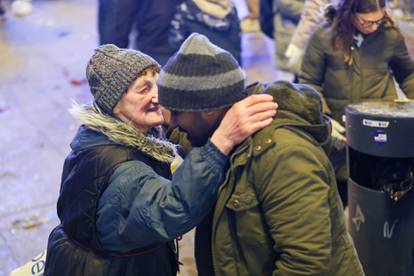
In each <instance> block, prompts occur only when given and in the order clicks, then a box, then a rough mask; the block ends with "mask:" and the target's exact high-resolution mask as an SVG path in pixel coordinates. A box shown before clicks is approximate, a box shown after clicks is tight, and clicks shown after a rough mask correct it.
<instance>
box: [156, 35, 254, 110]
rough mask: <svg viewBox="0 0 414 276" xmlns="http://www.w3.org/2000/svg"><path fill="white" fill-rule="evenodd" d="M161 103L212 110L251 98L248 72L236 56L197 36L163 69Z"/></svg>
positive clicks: (160, 83) (159, 82)
mask: <svg viewBox="0 0 414 276" xmlns="http://www.w3.org/2000/svg"><path fill="white" fill-rule="evenodd" d="M157 83H158V100H159V102H160V104H161V105H162V106H164V107H166V108H167V109H170V110H173V111H189V112H192V111H209V110H216V109H222V108H224V107H228V106H231V105H233V104H234V103H235V102H237V101H239V100H241V99H243V98H245V97H246V96H247V94H246V91H245V87H244V73H243V71H242V69H241V68H240V66H239V64H238V63H237V61H236V60H235V59H234V58H233V56H232V55H231V54H230V53H229V52H227V51H225V50H223V49H221V48H220V47H218V46H216V45H214V44H212V43H211V42H210V41H209V40H208V38H207V37H205V36H203V35H200V34H198V33H194V34H192V35H191V36H189V37H188V38H187V39H186V40H185V41H184V42H183V44H182V45H181V48H180V49H179V50H178V52H177V53H176V54H175V55H174V56H173V57H171V58H170V59H169V60H168V62H167V64H166V65H165V66H164V67H163V68H162V70H161V72H160V76H159V78H158V81H157Z"/></svg>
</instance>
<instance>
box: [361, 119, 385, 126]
mask: <svg viewBox="0 0 414 276" xmlns="http://www.w3.org/2000/svg"><path fill="white" fill-rule="evenodd" d="M362 124H363V125H364V126H369V127H380V128H387V127H388V126H389V124H390V122H388V121H376V120H369V119H362Z"/></svg>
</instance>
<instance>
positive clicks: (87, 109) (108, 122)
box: [70, 104, 177, 163]
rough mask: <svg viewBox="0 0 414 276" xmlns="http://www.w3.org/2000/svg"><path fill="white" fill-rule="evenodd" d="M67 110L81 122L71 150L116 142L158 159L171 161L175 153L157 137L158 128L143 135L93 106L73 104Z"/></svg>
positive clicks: (172, 148) (168, 144)
mask: <svg viewBox="0 0 414 276" xmlns="http://www.w3.org/2000/svg"><path fill="white" fill-rule="evenodd" d="M70 112H71V113H72V115H73V116H74V117H76V118H77V119H78V120H79V121H80V122H81V123H82V124H83V125H82V126H81V127H80V128H79V130H78V133H77V134H76V136H75V138H74V139H73V141H72V143H71V145H70V146H71V148H72V150H74V151H78V150H82V149H86V148H89V147H94V146H100V145H108V144H119V145H124V146H128V147H132V148H135V149H138V150H139V151H141V152H143V153H145V154H147V155H149V156H151V157H153V158H154V159H156V160H159V161H161V162H168V163H170V162H172V161H173V159H174V157H175V156H176V152H177V148H176V146H175V145H174V144H172V143H170V142H168V141H166V140H163V139H162V138H160V137H161V133H162V131H161V128H154V129H153V130H152V131H150V133H149V134H144V133H142V132H140V131H139V130H137V129H136V128H134V127H133V126H131V125H128V124H126V123H124V122H122V121H119V120H117V119H115V118H114V117H111V116H108V115H105V114H104V113H102V111H101V110H100V109H99V108H98V107H96V106H85V105H78V104H75V105H74V106H73V107H72V108H71V110H70Z"/></svg>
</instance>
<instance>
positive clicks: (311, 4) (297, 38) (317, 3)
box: [285, 0, 330, 72]
mask: <svg viewBox="0 0 414 276" xmlns="http://www.w3.org/2000/svg"><path fill="white" fill-rule="evenodd" d="M329 2H330V1H329V0H306V1H305V5H304V8H303V12H302V15H301V17H300V22H299V24H298V26H297V28H296V31H295V33H294V34H293V36H292V39H291V41H290V44H289V46H288V48H287V50H286V53H285V55H286V56H287V57H288V58H289V61H288V63H287V66H288V67H289V68H290V69H292V70H293V71H294V72H299V71H300V66H301V63H302V58H303V54H304V52H305V49H306V45H307V43H308V41H309V38H310V36H311V35H312V33H313V32H314V31H315V30H316V28H317V27H318V25H319V24H320V23H321V22H322V21H323V19H324V12H323V9H324V7H325V6H326V5H327V4H328V3H329Z"/></svg>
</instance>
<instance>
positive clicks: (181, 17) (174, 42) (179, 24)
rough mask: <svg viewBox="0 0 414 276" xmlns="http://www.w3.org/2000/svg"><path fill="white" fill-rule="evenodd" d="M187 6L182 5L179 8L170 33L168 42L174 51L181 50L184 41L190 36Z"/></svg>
mask: <svg viewBox="0 0 414 276" xmlns="http://www.w3.org/2000/svg"><path fill="white" fill-rule="evenodd" d="M187 9H188V8H187V4H186V3H185V2H184V3H181V4H180V5H178V6H177V8H176V12H175V14H174V17H173V19H172V20H171V24H170V29H169V32H168V42H169V43H170V45H171V46H172V47H173V48H174V49H177V50H178V49H179V48H180V46H181V44H182V43H183V41H184V40H185V39H186V38H187V37H188V36H189V33H188V30H187V25H186V19H185V17H186V13H188V11H186V10H187Z"/></svg>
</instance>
